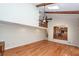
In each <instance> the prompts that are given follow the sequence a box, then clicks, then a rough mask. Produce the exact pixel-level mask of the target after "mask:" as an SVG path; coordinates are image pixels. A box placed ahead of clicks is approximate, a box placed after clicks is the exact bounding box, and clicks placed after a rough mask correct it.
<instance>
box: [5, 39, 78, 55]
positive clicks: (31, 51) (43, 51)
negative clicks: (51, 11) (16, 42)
mask: <svg viewBox="0 0 79 59" xmlns="http://www.w3.org/2000/svg"><path fill="white" fill-rule="evenodd" d="M4 55H5V56H79V48H78V47H74V46H69V45H65V44H59V43H55V42H50V41H46V40H43V41H39V42H36V43H32V44H29V45H24V46H20V47H17V48H13V49H9V50H6V51H5V53H4Z"/></svg>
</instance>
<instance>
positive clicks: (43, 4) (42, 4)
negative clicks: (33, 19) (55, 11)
mask: <svg viewBox="0 0 79 59" xmlns="http://www.w3.org/2000/svg"><path fill="white" fill-rule="evenodd" d="M50 4H54V3H41V4H39V5H36V7H41V6H46V5H50Z"/></svg>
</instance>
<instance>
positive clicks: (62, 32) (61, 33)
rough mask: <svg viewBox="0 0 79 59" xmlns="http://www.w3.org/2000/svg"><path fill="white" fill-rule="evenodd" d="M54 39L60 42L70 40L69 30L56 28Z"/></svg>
mask: <svg viewBox="0 0 79 59" xmlns="http://www.w3.org/2000/svg"><path fill="white" fill-rule="evenodd" d="M53 38H54V39H59V40H68V28H67V27H61V26H54V34H53Z"/></svg>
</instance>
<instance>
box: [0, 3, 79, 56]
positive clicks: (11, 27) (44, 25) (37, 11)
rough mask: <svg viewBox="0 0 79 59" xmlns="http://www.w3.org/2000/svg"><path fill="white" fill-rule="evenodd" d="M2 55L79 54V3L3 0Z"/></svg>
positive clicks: (0, 14)
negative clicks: (13, 0) (11, 0)
mask: <svg viewBox="0 0 79 59" xmlns="http://www.w3.org/2000/svg"><path fill="white" fill-rule="evenodd" d="M0 56H79V3H0Z"/></svg>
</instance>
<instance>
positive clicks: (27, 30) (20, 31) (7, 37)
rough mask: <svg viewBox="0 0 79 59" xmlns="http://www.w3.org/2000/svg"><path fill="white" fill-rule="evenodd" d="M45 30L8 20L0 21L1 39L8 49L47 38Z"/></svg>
mask: <svg viewBox="0 0 79 59" xmlns="http://www.w3.org/2000/svg"><path fill="white" fill-rule="evenodd" d="M45 33H46V32H45V30H43V29H38V28H34V27H28V26H23V25H18V24H12V23H7V22H0V41H5V45H6V49H10V48H14V47H17V46H21V45H25V44H29V43H33V42H36V41H40V40H44V39H46V34H45Z"/></svg>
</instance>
